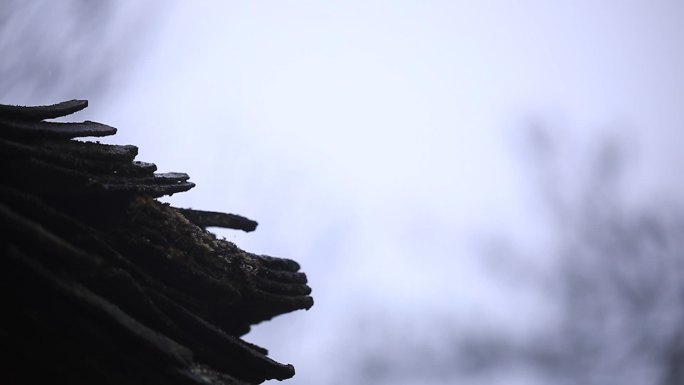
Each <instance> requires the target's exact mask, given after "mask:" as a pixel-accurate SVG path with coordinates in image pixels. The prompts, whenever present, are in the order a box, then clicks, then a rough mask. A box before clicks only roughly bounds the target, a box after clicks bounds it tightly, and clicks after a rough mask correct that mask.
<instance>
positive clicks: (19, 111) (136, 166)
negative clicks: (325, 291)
mask: <svg viewBox="0 0 684 385" xmlns="http://www.w3.org/2000/svg"><path fill="white" fill-rule="evenodd" d="M86 106H87V101H82V100H72V101H68V102H63V103H59V104H55V105H52V106H39V107H19V106H6V105H0V161H1V163H0V164H1V166H0V167H1V169H0V170H1V175H0V234H2V235H0V250H2V251H1V252H2V257H1V258H0V286H1V288H0V298H1V302H0V303H1V305H0V306H2V310H1V311H0V314H2V316H0V351H1V352H2V355H3V359H2V360H0V378H2V381H0V382H2V383H8V384H10V383H11V384H33V383H38V382H43V383H60V384H61V383H65V384H67V383H68V384H94V383H97V384H162V383H164V384H256V383H261V382H263V381H265V380H267V379H279V380H282V379H286V378H290V377H292V376H293V375H294V368H293V367H292V365H284V364H280V363H278V362H275V361H273V360H271V359H269V358H268V357H267V351H266V350H265V349H263V348H261V347H258V346H255V345H253V344H250V343H247V342H245V341H243V340H242V339H240V336H241V335H243V334H245V333H247V332H248V331H249V328H250V325H253V324H255V323H258V322H261V321H265V320H269V319H271V318H272V317H274V316H277V315H279V314H283V313H287V312H290V311H293V310H298V309H309V308H310V307H311V306H312V305H313V299H312V298H311V296H310V293H311V289H310V288H309V287H308V286H307V278H306V275H305V274H304V273H302V272H300V271H299V270H300V266H299V265H298V264H297V263H296V262H295V261H292V260H289V259H281V258H273V257H268V256H262V255H255V254H251V253H248V252H246V251H243V250H241V249H239V248H238V247H237V246H236V245H234V244H233V243H231V242H228V241H226V240H223V239H219V238H217V237H216V236H214V235H213V234H212V233H210V232H208V231H206V229H205V228H206V227H207V226H218V227H227V228H235V229H240V230H244V231H252V230H254V229H255V228H256V225H257V224H256V222H254V221H252V220H249V219H247V218H244V217H241V216H238V215H233V214H223V213H218V212H211V211H201V210H192V209H178V208H175V207H172V206H170V205H169V204H165V203H161V202H159V201H157V200H156V199H155V198H158V197H160V196H163V195H170V194H174V193H179V192H183V191H187V190H189V189H191V188H192V187H194V184H193V183H191V182H189V181H188V180H189V177H188V175H187V174H183V173H156V172H155V171H156V166H155V165H154V164H151V163H144V162H137V161H135V160H134V158H135V156H136V155H137V148H136V147H135V146H118V145H108V144H100V143H99V142H87V141H78V140H75V139H74V138H81V137H93V136H105V135H113V134H114V133H115V132H116V129H115V128H113V127H109V126H106V125H103V124H100V123H94V122H82V123H58V122H48V121H45V120H46V119H52V118H57V117H61V116H64V115H67V114H71V113H73V112H77V111H79V110H81V109H83V108H85V107H86Z"/></svg>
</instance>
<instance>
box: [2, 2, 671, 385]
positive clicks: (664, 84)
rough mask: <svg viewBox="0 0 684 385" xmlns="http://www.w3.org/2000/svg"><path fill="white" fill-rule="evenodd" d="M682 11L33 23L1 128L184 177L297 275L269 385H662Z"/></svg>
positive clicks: (593, 8) (408, 9) (78, 16)
mask: <svg viewBox="0 0 684 385" xmlns="http://www.w3.org/2000/svg"><path fill="white" fill-rule="evenodd" d="M683 18H684V4H682V3H681V2H678V1H675V0H650V1H646V0H640V1H630V0H628V1H624V0H621V1H617V0H615V1H613V0H608V1H601V2H597V1H589V0H586V1H585V0H573V1H554V2H548V1H540V0H539V1H536V0H526V1H518V2H504V1H488V0H483V1H477V2H465V1H420V2H419V1H358V2H356V1H326V2H313V1H253V2H237V1H230V2H224V1H195V2H171V1H160V0H156V1H146V2H139V1H133V0H127V1H113V0H109V1H100V2H89V1H85V0H80V1H79V0H64V1H60V2H52V1H47V0H45V1H32V2H24V1H20V0H4V1H3V5H2V7H0V103H6V104H50V103H54V102H58V101H62V100H67V99H72V98H82V99H88V100H90V107H89V108H88V109H87V110H86V111H84V112H82V113H80V114H79V115H77V116H76V117H72V118H70V119H77V120H87V119H91V120H96V121H100V122H103V123H106V124H109V125H112V126H115V127H118V128H119V133H118V134H117V135H116V137H114V138H112V139H110V142H114V143H122V144H135V145H138V146H139V147H140V155H139V156H138V159H139V160H143V161H152V162H154V163H156V164H157V165H158V167H159V169H160V170H161V171H184V172H188V173H189V174H190V175H191V177H192V181H194V182H195V183H197V185H198V186H197V187H196V188H195V189H193V190H192V191H190V192H189V193H185V194H181V195H179V196H174V197H171V198H169V199H168V201H170V202H172V203H173V204H174V205H176V206H180V207H193V208H198V209H208V210H217V211H226V212H233V213H239V214H242V215H245V216H248V217H250V218H253V219H256V220H257V221H258V222H259V228H258V229H257V231H256V232H255V233H250V234H243V233H238V232H220V235H222V236H225V237H226V238H227V239H228V240H230V241H232V242H235V243H236V244H237V245H238V246H240V247H242V248H244V249H246V250H249V251H251V252H256V253H260V254H269V255H274V256H279V257H290V258H294V259H296V260H297V261H299V262H301V264H302V266H303V269H304V271H305V272H306V273H307V274H308V276H309V279H310V282H311V286H312V287H313V289H314V298H315V300H316V305H315V306H314V308H313V309H312V310H310V311H309V312H300V313H295V314H290V315H285V316H282V317H280V318H277V319H275V320H273V321H272V322H268V323H266V324H263V325H258V326H256V327H255V328H254V329H253V331H252V332H251V333H250V334H249V335H248V336H247V337H246V338H247V340H249V341H252V342H255V343H257V344H261V345H264V346H266V347H268V348H269V349H270V351H271V356H272V357H273V358H274V359H276V360H280V361H285V362H291V363H293V364H294V365H295V366H296V368H297V375H296V376H295V378H294V379H293V380H291V381H289V383H291V384H293V385H294V384H316V383H318V384H348V383H351V384H456V383H458V384H507V385H511V384H520V385H522V384H526V385H528V384H530V385H531V384H587V385H588V384H601V385H605V384H638V385H648V384H668V385H675V384H681V383H684V374H683V373H682V372H683V370H684V367H683V366H682V365H684V311H683V310H684V307H683V306H682V305H683V302H684V280H683V279H684V259H683V256H682V251H683V250H684V244H683V243H684V216H682V203H684V202H682V198H681V193H682V192H683V191H684V185H682V178H681V177H680V172H681V171H682V166H683V165H684V163H683V162H682V161H683V160H684V159H683V155H682V152H681V150H680V148H681V147H682V144H684V127H683V125H684V108H682V104H683V102H684V72H683V71H682V70H681V69H682V68H684V23H682V20H683Z"/></svg>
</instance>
